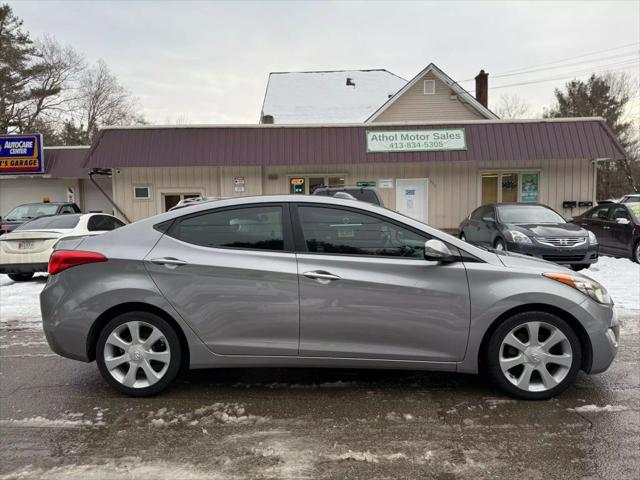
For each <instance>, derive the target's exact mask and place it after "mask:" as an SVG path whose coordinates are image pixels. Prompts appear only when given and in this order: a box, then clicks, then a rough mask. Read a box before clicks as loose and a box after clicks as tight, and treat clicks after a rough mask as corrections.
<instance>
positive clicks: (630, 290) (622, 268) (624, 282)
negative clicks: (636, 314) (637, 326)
mask: <svg viewBox="0 0 640 480" xmlns="http://www.w3.org/2000/svg"><path fill="white" fill-rule="evenodd" d="M581 273H584V274H585V275H586V276H588V277H589V278H592V279H594V280H595V281H596V282H600V283H601V284H602V285H604V286H605V288H606V289H607V290H608V291H609V294H610V295H611V298H613V302H614V303H615V304H616V306H618V307H620V308H625V309H628V310H640V264H637V263H634V262H632V261H631V260H629V259H628V258H613V257H600V258H599V259H598V263H596V264H594V265H592V266H591V267H590V268H588V269H587V270H582V272H581Z"/></svg>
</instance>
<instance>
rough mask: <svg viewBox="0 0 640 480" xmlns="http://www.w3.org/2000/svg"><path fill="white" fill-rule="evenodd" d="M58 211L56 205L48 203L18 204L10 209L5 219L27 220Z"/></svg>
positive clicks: (10, 220)
mask: <svg viewBox="0 0 640 480" xmlns="http://www.w3.org/2000/svg"><path fill="white" fill-rule="evenodd" d="M57 211H58V206H57V205H52V204H50V203H33V204H31V205H20V206H19V207H16V208H14V209H13V210H11V211H10V212H9V213H8V214H7V216H6V218H5V220H7V221H8V222H12V221H15V220H29V219H31V218H36V217H41V216H42V215H55V213H56V212H57Z"/></svg>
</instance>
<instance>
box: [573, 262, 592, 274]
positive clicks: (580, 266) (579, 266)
mask: <svg viewBox="0 0 640 480" xmlns="http://www.w3.org/2000/svg"><path fill="white" fill-rule="evenodd" d="M590 266H591V264H589V263H580V264H574V265H571V269H572V270H573V271H574V272H579V271H580V270H584V269H585V268H589V267H590Z"/></svg>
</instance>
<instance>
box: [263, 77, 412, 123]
mask: <svg viewBox="0 0 640 480" xmlns="http://www.w3.org/2000/svg"><path fill="white" fill-rule="evenodd" d="M347 79H351V80H350V82H349V83H353V84H355V86H353V85H347ZM406 83H407V81H406V80H404V79H402V78H400V77H398V76H396V75H394V74H392V73H390V72H388V71H386V70H341V71H332V72H283V73H272V74H271V75H270V76H269V83H268V84H267V91H266V93H265V97H264V104H263V107H262V115H263V116H265V115H271V116H273V120H274V123H279V124H304V123H360V122H364V121H365V120H366V119H367V118H368V117H369V116H370V115H371V114H372V113H373V112H375V111H376V110H377V109H378V108H379V107H380V106H381V105H382V104H384V103H385V102H386V101H387V100H388V99H389V98H390V96H392V95H394V94H395V93H396V92H397V91H398V90H400V89H401V88H402V87H404V86H405V84H406Z"/></svg>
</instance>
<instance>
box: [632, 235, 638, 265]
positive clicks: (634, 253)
mask: <svg viewBox="0 0 640 480" xmlns="http://www.w3.org/2000/svg"><path fill="white" fill-rule="evenodd" d="M631 260H633V261H634V262H636V263H640V240H638V241H637V242H636V244H635V245H634V246H633V250H632V252H631Z"/></svg>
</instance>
